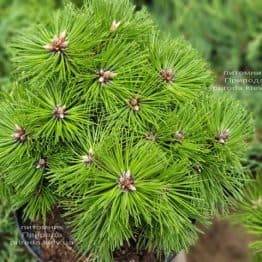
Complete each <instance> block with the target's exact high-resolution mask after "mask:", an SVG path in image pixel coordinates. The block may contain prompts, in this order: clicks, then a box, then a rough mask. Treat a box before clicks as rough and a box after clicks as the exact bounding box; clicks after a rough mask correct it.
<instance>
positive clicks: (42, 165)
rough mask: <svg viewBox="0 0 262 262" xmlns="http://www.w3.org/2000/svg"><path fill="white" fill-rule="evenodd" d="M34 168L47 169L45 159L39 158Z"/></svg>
mask: <svg viewBox="0 0 262 262" xmlns="http://www.w3.org/2000/svg"><path fill="white" fill-rule="evenodd" d="M36 168H37V169H42V170H44V169H47V168H48V163H47V160H46V159H45V158H40V159H39V161H38V162H37V165H36Z"/></svg>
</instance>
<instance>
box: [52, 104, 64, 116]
mask: <svg viewBox="0 0 262 262" xmlns="http://www.w3.org/2000/svg"><path fill="white" fill-rule="evenodd" d="M66 115H67V112H66V107H65V106H60V105H57V106H56V107H55V109H54V111H53V116H54V118H56V119H64V118H65V116H66Z"/></svg>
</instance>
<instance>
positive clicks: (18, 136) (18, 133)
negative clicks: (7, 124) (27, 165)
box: [12, 125, 26, 143]
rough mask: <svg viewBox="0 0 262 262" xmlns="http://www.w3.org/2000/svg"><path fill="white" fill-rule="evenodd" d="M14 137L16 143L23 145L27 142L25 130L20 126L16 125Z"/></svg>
mask: <svg viewBox="0 0 262 262" xmlns="http://www.w3.org/2000/svg"><path fill="white" fill-rule="evenodd" d="M12 137H13V139H14V140H15V141H17V142H20V143H23V142H24V141H25V140H26V132H25V129H24V128H23V127H21V126H19V125H15V131H14V133H13V135H12Z"/></svg>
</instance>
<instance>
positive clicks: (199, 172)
mask: <svg viewBox="0 0 262 262" xmlns="http://www.w3.org/2000/svg"><path fill="white" fill-rule="evenodd" d="M193 169H194V170H195V171H196V172H197V173H198V174H201V172H202V168H201V166H200V165H199V164H196V165H194V166H193Z"/></svg>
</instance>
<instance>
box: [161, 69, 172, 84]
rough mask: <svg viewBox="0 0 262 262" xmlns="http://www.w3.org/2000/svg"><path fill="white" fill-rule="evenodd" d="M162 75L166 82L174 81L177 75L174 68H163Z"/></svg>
mask: <svg viewBox="0 0 262 262" xmlns="http://www.w3.org/2000/svg"><path fill="white" fill-rule="evenodd" d="M160 76H161V77H162V79H163V80H164V81H165V82H166V83H172V82H173V81H174V79H175V75H174V73H173V70H172V69H162V70H161V71H160Z"/></svg>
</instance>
